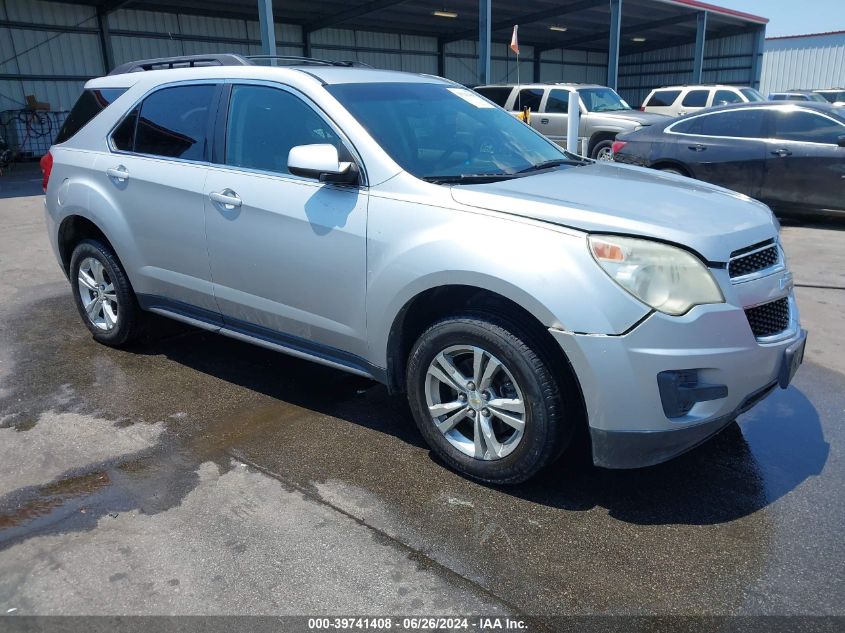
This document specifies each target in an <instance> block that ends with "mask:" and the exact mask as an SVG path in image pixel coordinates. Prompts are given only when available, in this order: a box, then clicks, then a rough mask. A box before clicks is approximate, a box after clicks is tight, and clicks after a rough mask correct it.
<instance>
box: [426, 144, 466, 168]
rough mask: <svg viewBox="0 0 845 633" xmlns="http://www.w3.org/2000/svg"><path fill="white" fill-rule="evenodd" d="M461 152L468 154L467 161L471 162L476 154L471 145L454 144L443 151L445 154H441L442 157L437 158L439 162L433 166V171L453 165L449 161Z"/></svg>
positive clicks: (435, 162) (436, 161)
mask: <svg viewBox="0 0 845 633" xmlns="http://www.w3.org/2000/svg"><path fill="white" fill-rule="evenodd" d="M459 151H464V152H466V155H467V160H469V159H471V158H472V157H473V156H475V152H473V151H472V148H471V147H470V146H469V145H467V144H466V143H463V142H457V143H453V144H452V145H450V146H449V147H447V148H446V149H445V150H443V153H442V154H440V156H438V157H437V160H435V161H434V164H433V165H432V166H431V167H432V169H438V168H440V167H446V166H448V165H451V163H449V162H448V160H447V159H449V158H451V157H452V156H453V155H454V154H456V153H457V152H459Z"/></svg>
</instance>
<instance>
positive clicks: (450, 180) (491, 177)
mask: <svg viewBox="0 0 845 633" xmlns="http://www.w3.org/2000/svg"><path fill="white" fill-rule="evenodd" d="M516 177H517V175H516V174H461V175H459V176H423V177H422V179H423V180H425V181H426V182H433V183H436V184H438V185H469V184H483V183H486V182H498V181H499V180H509V179H511V178H516Z"/></svg>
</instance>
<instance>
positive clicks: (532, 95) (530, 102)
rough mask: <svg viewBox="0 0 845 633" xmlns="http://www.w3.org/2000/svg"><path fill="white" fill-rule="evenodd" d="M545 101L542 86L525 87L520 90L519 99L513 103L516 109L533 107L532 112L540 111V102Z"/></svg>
mask: <svg viewBox="0 0 845 633" xmlns="http://www.w3.org/2000/svg"><path fill="white" fill-rule="evenodd" d="M542 101H543V89H542V88H523V89H522V90H520V91H519V95H518V96H517V100H516V101H515V102H514V104H513V109H514V110H522V108H525V107H528V108H531V112H539V111H540V103H541V102H542Z"/></svg>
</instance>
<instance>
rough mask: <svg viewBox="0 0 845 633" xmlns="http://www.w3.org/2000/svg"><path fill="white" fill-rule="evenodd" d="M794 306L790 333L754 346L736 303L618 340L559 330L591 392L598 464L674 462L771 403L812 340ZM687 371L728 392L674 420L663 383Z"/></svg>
mask: <svg viewBox="0 0 845 633" xmlns="http://www.w3.org/2000/svg"><path fill="white" fill-rule="evenodd" d="M789 298H790V306H791V312H792V317H791V321H790V325H789V328H788V329H787V330H786V331H784V332H782V333H781V334H780V335H778V336H777V337H772V338H770V339H768V340H765V339H759V340H758V339H757V338H755V337H754V334H753V333H752V331H751V328H750V326H749V323H748V319H747V318H746V316H745V312H744V310H743V309H742V308H739V307H737V306H736V305H732V304H730V303H724V304H716V305H707V306H697V307H695V308H693V309H692V310H690V312H688V313H687V314H686V315H684V316H681V317H671V316H668V315H665V314H662V313H657V312H655V313H652V314H651V315H649V316H648V317H647V318H646V319H645V321H643V322H642V323H640V324H639V325H637V326H636V327H635V328H633V329H632V330H631V331H629V332H627V333H625V334H623V335H619V336H605V335H591V334H579V333H574V332H566V331H563V330H557V329H551V330H550V332H551V334H552V336H553V337H554V338H555V340H556V341H557V342H558V344H559V345H560V346H561V348H562V349H563V351H564V352H565V353H566V355H567V357H568V358H569V361H570V363H571V364H572V366H573V369H574V370H575V373H576V375H577V377H578V380H579V382H580V385H581V389H582V392H583V394H584V400H585V404H586V408H587V415H588V420H589V425H590V434H591V437H592V440H593V461H594V463H595V464H596V465H598V466H604V467H607V468H638V467H642V466H649V465H652V464H657V463H660V462H663V461H666V460H667V459H670V458H672V457H674V456H676V455H679V454H681V453H683V452H685V451H687V450H689V449H691V448H693V447H694V446H697V445H698V444H700V443H702V442H703V441H705V440H706V439H707V438H709V437H710V436H712V435H714V434H715V433H717V432H718V431H720V430H721V429H723V428H724V427H725V426H727V425H728V424H729V423H730V422H731V421H732V420H733V419H734V418H735V417H736V416H737V415H739V414H740V413H742V412H743V411H745V410H747V409H749V408H750V407H752V406H753V405H754V404H756V403H757V402H759V401H760V400H761V399H762V398H764V397H765V396H766V395H768V394H769V393H770V392H771V390H772V389H774V388H775V387H777V385H778V383H779V382H782V376H783V374H784V371H785V370H784V369H783V367H784V364H785V362H786V359H785V356H786V355H787V354H786V350H787V348H792V349H795V348H798V347H801V345H800V344H801V342H802V341H803V339H804V337H805V336H806V333H805V332H804V331H803V330H801V328H800V325H799V320H798V311H797V308H796V306H795V302H794V299H793V298H792V296H791V293H790V294H789ZM796 344H797V345H796ZM801 349H803V348H801ZM789 360H792V358H791V357H790V359H789ZM797 362H798V363H800V358H798V359H797ZM686 370H689V371H693V372H695V373H696V375H697V376H698V378H699V379H700V380H701V382H702V383H703V384H707V385H719V386H725V387H727V389H726V392H727V393H726V394H723V393H722V392H724V391H725V390H721V391H722V392H720V393H719V394H718V395H723V397H717V398H714V399H708V400H705V401H701V402H695V403H694V404H693V405H692V406H691V408H689V410H688V411H687V412H686V413H684V414H682V415H679V416H676V417H671V418H670V417H667V414H666V411H665V407H664V400H665V395H664V397H663V398H662V397H661V392H660V387H659V385H658V380H657V376H658V374H660V373H661V372H676V371H686Z"/></svg>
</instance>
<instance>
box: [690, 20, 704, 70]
mask: <svg viewBox="0 0 845 633" xmlns="http://www.w3.org/2000/svg"><path fill="white" fill-rule="evenodd" d="M706 43H707V11H699V12H698V15H697V16H696V31H695V63H694V64H693V69H692V83H694V84H700V83H701V82H702V81H703V80H702V77H703V76H704V45H705V44H706Z"/></svg>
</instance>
